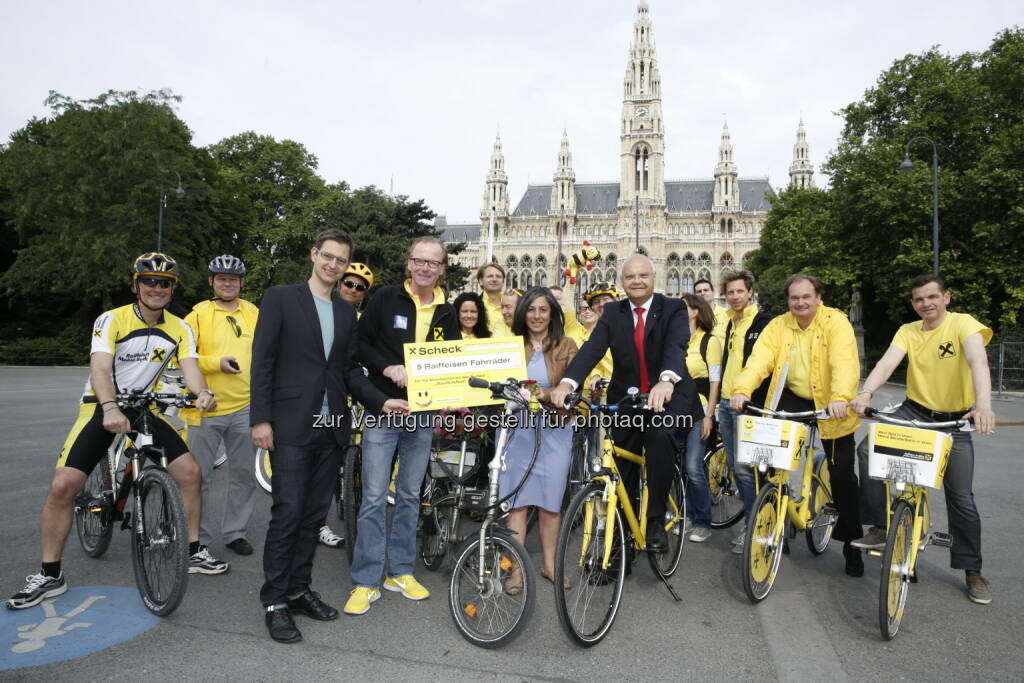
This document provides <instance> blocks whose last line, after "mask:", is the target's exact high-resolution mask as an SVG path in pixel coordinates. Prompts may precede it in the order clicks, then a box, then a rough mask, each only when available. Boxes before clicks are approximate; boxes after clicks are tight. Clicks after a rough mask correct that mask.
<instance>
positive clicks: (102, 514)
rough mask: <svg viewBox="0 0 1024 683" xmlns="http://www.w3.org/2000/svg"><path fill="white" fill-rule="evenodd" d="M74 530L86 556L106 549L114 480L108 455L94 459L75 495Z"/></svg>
mask: <svg viewBox="0 0 1024 683" xmlns="http://www.w3.org/2000/svg"><path fill="white" fill-rule="evenodd" d="M74 509H75V530H76V531H77V532H78V542H79V543H80V544H81V545H82V550H84V551H85V554H86V555H88V556H89V557H100V556H101V555H103V553H105V552H107V548H108V547H109V546H110V538H111V536H112V535H113V533H114V520H113V513H114V482H113V481H112V480H111V478H110V455H105V456H103V459H102V460H100V461H99V462H98V463H96V467H94V468H93V470H92V472H91V473H90V474H89V476H88V478H86V480H85V486H83V487H82V490H81V491H79V492H78V495H76V496H75V508H74Z"/></svg>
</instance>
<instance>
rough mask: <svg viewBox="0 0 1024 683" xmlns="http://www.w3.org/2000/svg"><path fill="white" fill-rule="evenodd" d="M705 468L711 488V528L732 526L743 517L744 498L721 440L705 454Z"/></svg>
mask: <svg viewBox="0 0 1024 683" xmlns="http://www.w3.org/2000/svg"><path fill="white" fill-rule="evenodd" d="M704 469H705V470H706V471H707V473H708V488H709V489H710V490H711V528H712V529H725V528H727V527H731V526H732V525H733V524H735V523H736V522H738V521H740V519H742V518H743V500H742V499H741V498H740V492H739V489H737V488H736V481H735V479H733V476H732V470H731V469H729V459H728V458H727V457H726V455H725V444H724V443H722V441H721V440H719V441H717V442H715V443H714V444H713V445H712V446H711V448H709V449H708V452H707V453H706V454H705V455H704Z"/></svg>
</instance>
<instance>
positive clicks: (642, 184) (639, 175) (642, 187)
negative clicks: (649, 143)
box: [633, 145, 650, 192]
mask: <svg viewBox="0 0 1024 683" xmlns="http://www.w3.org/2000/svg"><path fill="white" fill-rule="evenodd" d="M633 158H634V161H635V163H636V182H635V184H634V187H635V188H636V191H637V192H640V191H643V192H646V191H647V185H648V181H649V176H650V151H649V150H648V149H647V147H646V146H644V145H640V146H638V147H637V148H636V152H634V153H633Z"/></svg>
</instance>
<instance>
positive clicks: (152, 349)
mask: <svg viewBox="0 0 1024 683" xmlns="http://www.w3.org/2000/svg"><path fill="white" fill-rule="evenodd" d="M90 353H109V354H110V355H112V356H113V357H114V364H113V368H112V371H113V380H114V389H115V391H131V390H132V389H147V388H149V386H150V385H151V384H152V383H153V380H154V379H155V378H156V372H157V370H159V369H160V366H161V365H162V364H163V362H164V360H166V359H167V356H168V355H169V354H170V355H174V354H177V360H178V362H179V363H180V362H181V359H182V358H196V340H195V336H194V335H193V334H192V328H190V327H189V326H188V324H186V323H185V321H184V320H182V319H181V318H179V317H178V316H176V315H173V314H172V313H168V312H167V311H162V312H161V313H160V320H159V322H157V324H156V325H154V326H152V327H150V326H149V325H148V324H147V323H146V321H145V320H143V319H142V314H141V313H140V312H139V309H138V306H137V305H136V304H129V305H127V306H122V307H120V308H115V309H114V310H112V311H107V312H105V313H103V314H102V315H100V317H98V318H96V322H95V323H93V326H92V348H91V349H90ZM89 396H95V392H93V389H92V381H91V380H86V381H85V390H84V392H83V393H82V400H83V401H84V400H85V399H86V398H87V397H89Z"/></svg>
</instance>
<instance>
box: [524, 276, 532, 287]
mask: <svg viewBox="0 0 1024 683" xmlns="http://www.w3.org/2000/svg"><path fill="white" fill-rule="evenodd" d="M530 287H533V275H532V274H531V273H529V272H525V273H523V289H529V288H530Z"/></svg>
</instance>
